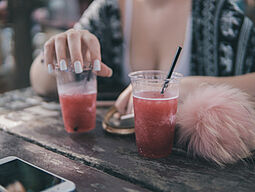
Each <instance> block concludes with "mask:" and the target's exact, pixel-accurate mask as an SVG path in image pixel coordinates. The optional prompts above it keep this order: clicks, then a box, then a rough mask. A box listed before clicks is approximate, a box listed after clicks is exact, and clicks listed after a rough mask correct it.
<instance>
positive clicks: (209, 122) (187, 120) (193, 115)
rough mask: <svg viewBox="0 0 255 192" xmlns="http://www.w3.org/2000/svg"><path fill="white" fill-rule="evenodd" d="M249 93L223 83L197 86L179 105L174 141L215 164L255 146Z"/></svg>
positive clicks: (254, 116)
mask: <svg viewBox="0 0 255 192" xmlns="http://www.w3.org/2000/svg"><path fill="white" fill-rule="evenodd" d="M249 99H250V98H249V96H248V95H247V94H246V93H244V92H243V91H241V90H239V89H236V88H231V87H229V86H227V85H218V86H201V87H200V88H198V89H196V90H195V91H194V92H192V93H190V94H189V95H188V96H187V97H186V98H185V100H184V101H183V103H182V104H180V105H179V109H178V115H177V124H179V125H180V127H179V130H178V132H179V134H178V140H177V144H179V145H187V150H188V152H189V153H191V154H193V155H197V156H200V157H203V158H205V159H207V160H211V161H214V162H215V163H217V164H219V165H224V164H226V163H234V162H236V161H238V160H240V159H242V158H245V157H249V156H250V155H251V151H252V150H254V149H255V110H254V108H253V107H254V104H253V103H252V102H251V101H250V100H249Z"/></svg>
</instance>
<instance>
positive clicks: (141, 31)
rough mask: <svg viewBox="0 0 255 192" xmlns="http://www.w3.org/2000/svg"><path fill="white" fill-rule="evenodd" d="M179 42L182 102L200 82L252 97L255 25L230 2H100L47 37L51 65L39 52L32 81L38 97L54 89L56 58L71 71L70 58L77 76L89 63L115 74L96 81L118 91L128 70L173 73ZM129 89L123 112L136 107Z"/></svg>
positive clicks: (121, 106) (121, 101)
mask: <svg viewBox="0 0 255 192" xmlns="http://www.w3.org/2000/svg"><path fill="white" fill-rule="evenodd" d="M178 45H181V46H183V47H184V50H183V53H182V56H181V60H180V62H179V63H178V65H177V69H176V70H177V71H179V72H181V73H184V75H185V76H188V77H185V78H184V79H183V80H182V81H181V95H180V98H181V99H182V98H183V97H185V96H186V94H187V93H188V92H190V91H191V90H194V89H196V87H198V86H199V84H200V83H202V82H208V83H210V84H221V83H225V84H229V85H231V86H233V87H236V88H239V89H241V90H244V91H246V92H247V93H248V94H249V95H251V96H252V97H253V98H255V86H254V83H255V73H254V71H255V28H254V25H253V23H252V22H251V21H250V20H249V19H248V18H246V17H245V16H244V15H243V13H242V11H241V10H239V8H238V7H237V6H235V5H234V4H233V3H232V2H231V1H230V0H219V1H213V0H193V1H191V0H171V1H170V0H159V1H155V0H133V1H132V0H95V1H94V2H93V3H92V5H91V6H90V7H89V9H88V10H87V11H86V12H85V13H84V15H83V16H82V18H81V19H80V21H79V22H78V23H77V24H76V25H75V26H74V29H70V30H68V31H66V32H64V33H61V34H58V35H56V36H54V37H52V38H51V39H50V40H48V41H47V42H46V44H45V46H44V61H45V64H46V65H42V64H41V63H40V60H41V58H42V57H43V56H42V55H41V56H39V57H38V58H37V59H36V60H35V61H34V63H33V65H32V67H31V83H32V86H33V88H34V90H35V91H36V92H37V93H39V94H42V95H47V94H55V93H56V81H55V76H54V73H52V71H53V69H54V67H55V65H54V63H55V61H54V60H55V58H56V63H57V65H59V66H60V69H61V70H66V68H67V63H68V55H70V60H71V64H72V66H73V67H74V69H75V71H76V72H77V73H80V72H81V71H82V70H83V69H82V68H83V67H84V65H88V61H90V62H92V63H94V70H95V71H97V74H98V75H99V76H103V77H111V76H112V77H111V78H109V79H107V78H104V79H99V91H104V89H107V90H108V91H111V92H112V91H114V92H117V93H119V92H120V91H121V90H123V88H124V87H126V86H127V85H128V83H129V80H128V78H127V74H128V73H129V72H131V71H137V70H144V69H160V70H165V71H168V69H169V67H170V66H169V65H170V61H171V59H172V58H173V56H174V54H175V50H176V47H177V46H178ZM101 51H102V53H101ZM104 63H105V64H107V65H105V64H104ZM47 67H48V71H49V74H48V72H47ZM111 68H112V69H113V71H114V72H112V69H111ZM190 75H192V76H190ZM130 93H131V88H130V87H129V88H128V89H127V90H126V91H124V92H123V94H121V96H120V97H119V99H118V100H117V102H116V106H117V108H118V109H119V111H120V112H121V113H128V112H130V110H131V107H129V106H130V105H131V104H129V103H130V102H129V101H130V99H129V97H130Z"/></svg>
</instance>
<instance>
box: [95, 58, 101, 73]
mask: <svg viewBox="0 0 255 192" xmlns="http://www.w3.org/2000/svg"><path fill="white" fill-rule="evenodd" d="M94 71H101V62H100V61H99V60H98V59H96V60H95V61H94Z"/></svg>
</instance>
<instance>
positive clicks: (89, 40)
mask: <svg viewBox="0 0 255 192" xmlns="http://www.w3.org/2000/svg"><path fill="white" fill-rule="evenodd" d="M82 41H83V43H84V44H85V45H86V47H87V49H88V51H89V53H90V59H91V62H92V63H93V68H94V71H96V72H97V75H99V76H103V77H111V76H112V70H111V69H110V68H109V67H108V66H107V65H105V64H104V63H102V62H101V50H100V49H101V48H100V44H99V41H98V39H97V38H96V36H95V35H93V34H91V33H89V32H88V31H83V34H82Z"/></svg>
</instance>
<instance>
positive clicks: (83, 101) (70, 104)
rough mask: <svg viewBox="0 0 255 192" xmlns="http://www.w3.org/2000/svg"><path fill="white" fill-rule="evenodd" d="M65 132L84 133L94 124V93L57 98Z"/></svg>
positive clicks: (63, 95)
mask: <svg viewBox="0 0 255 192" xmlns="http://www.w3.org/2000/svg"><path fill="white" fill-rule="evenodd" d="M59 98H60V103H61V107H62V115H63V119H64V124H65V128H66V131H67V132H69V133H74V132H86V131H89V130H92V129H94V127H95V123H96V93H92V94H90V93H88V94H86V93H84V94H73V95H65V94H62V95H60V96H59Z"/></svg>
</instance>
